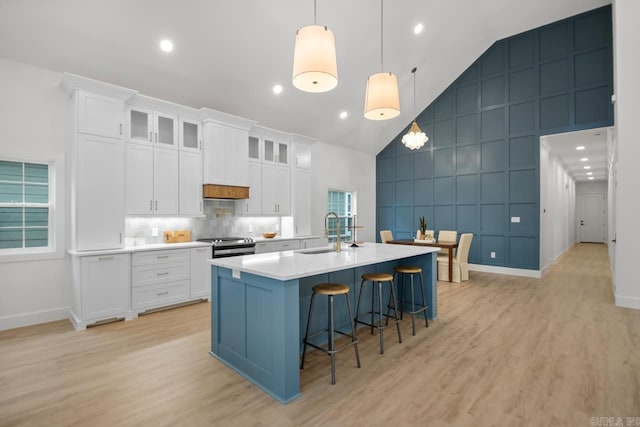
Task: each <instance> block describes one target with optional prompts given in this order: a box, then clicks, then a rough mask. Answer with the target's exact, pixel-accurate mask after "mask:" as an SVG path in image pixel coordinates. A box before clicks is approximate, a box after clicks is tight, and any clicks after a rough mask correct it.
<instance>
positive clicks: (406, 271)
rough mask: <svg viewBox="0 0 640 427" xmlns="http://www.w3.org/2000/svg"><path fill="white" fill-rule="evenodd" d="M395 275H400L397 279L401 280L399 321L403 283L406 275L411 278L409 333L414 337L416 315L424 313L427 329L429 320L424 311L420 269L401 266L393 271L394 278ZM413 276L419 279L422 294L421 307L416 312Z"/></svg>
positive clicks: (401, 310)
mask: <svg viewBox="0 0 640 427" xmlns="http://www.w3.org/2000/svg"><path fill="white" fill-rule="evenodd" d="M396 274H398V275H400V277H399V279H402V281H401V282H400V319H402V313H403V312H404V282H405V279H406V278H407V275H409V277H410V278H411V311H408V313H409V314H410V315H411V331H412V333H413V335H415V334H416V321H415V315H416V314H418V313H421V312H424V321H425V323H426V325H427V328H428V327H429V320H428V319H427V311H426V310H427V302H426V300H425V298H424V282H423V280H422V268H420V267H414V266H409V265H401V266H397V267H395V268H394V269H393V275H394V277H395V275H396ZM415 274H417V275H418V277H420V294H422V305H421V306H419V309H418V310H416V305H415V295H414V292H413V276H414V275H415Z"/></svg>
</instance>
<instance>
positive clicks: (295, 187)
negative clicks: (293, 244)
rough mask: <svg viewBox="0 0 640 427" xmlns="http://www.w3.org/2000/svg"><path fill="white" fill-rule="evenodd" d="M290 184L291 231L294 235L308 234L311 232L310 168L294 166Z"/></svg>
mask: <svg viewBox="0 0 640 427" xmlns="http://www.w3.org/2000/svg"><path fill="white" fill-rule="evenodd" d="M291 185H292V191H291V194H292V195H293V203H292V209H293V212H292V215H293V221H294V223H293V227H294V229H293V232H294V233H295V235H296V236H308V235H310V234H311V170H309V169H304V168H294V169H293V172H292V179H291Z"/></svg>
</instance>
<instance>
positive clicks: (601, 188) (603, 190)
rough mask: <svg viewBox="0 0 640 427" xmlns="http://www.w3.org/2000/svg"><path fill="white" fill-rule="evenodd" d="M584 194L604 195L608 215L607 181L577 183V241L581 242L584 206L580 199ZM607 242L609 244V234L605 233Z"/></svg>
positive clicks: (605, 217) (605, 227) (605, 220)
mask: <svg viewBox="0 0 640 427" xmlns="http://www.w3.org/2000/svg"><path fill="white" fill-rule="evenodd" d="M583 194H602V195H603V196H604V198H605V205H604V206H605V210H606V212H607V213H608V212H609V209H608V206H607V181H588V182H586V181H581V182H578V183H576V241H577V242H579V241H580V219H581V218H582V206H581V204H580V197H581V196H582V195H583ZM607 213H605V216H604V222H605V226H604V229H605V230H607V222H608V221H607ZM604 238H605V241H604V243H607V240H606V239H607V234H606V233H605V236H604Z"/></svg>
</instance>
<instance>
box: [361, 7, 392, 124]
mask: <svg viewBox="0 0 640 427" xmlns="http://www.w3.org/2000/svg"><path fill="white" fill-rule="evenodd" d="M383 22H384V3H383V0H380V71H381V72H380V73H377V74H373V75H371V76H369V78H368V79H367V89H366V94H365V98H364V116H365V118H367V119H369V120H387V119H392V118H394V117H397V116H398V115H399V114H400V95H399V94H398V78H397V77H396V75H395V74H393V73H386V72H384V71H382V70H384V66H383V62H382V59H383V53H384V51H383V43H382V41H383Z"/></svg>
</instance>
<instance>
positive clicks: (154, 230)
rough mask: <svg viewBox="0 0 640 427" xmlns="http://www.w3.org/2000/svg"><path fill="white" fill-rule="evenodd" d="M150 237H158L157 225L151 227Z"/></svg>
mask: <svg viewBox="0 0 640 427" xmlns="http://www.w3.org/2000/svg"><path fill="white" fill-rule="evenodd" d="M151 237H158V227H152V228H151Z"/></svg>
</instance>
